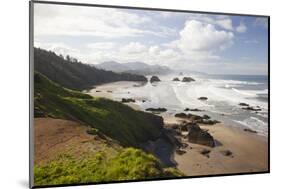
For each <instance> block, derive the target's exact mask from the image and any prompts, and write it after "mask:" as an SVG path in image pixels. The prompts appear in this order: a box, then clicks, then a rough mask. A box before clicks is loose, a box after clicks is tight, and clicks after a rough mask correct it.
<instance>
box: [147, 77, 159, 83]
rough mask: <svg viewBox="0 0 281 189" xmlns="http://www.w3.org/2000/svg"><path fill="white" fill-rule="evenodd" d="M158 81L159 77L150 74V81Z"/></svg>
mask: <svg viewBox="0 0 281 189" xmlns="http://www.w3.org/2000/svg"><path fill="white" fill-rule="evenodd" d="M159 81H161V80H160V79H159V77H157V76H152V77H151V78H150V83H153V82H159Z"/></svg>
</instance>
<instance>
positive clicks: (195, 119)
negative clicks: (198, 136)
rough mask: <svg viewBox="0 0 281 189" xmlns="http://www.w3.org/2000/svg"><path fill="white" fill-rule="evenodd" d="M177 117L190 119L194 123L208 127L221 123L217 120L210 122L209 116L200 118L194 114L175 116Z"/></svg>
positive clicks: (178, 114)
mask: <svg viewBox="0 0 281 189" xmlns="http://www.w3.org/2000/svg"><path fill="white" fill-rule="evenodd" d="M175 117H179V118H183V119H189V120H190V121H191V122H193V123H201V124H206V125H214V124H216V123H219V121H217V120H210V116H208V115H203V116H199V115H194V114H185V113H177V114H175Z"/></svg>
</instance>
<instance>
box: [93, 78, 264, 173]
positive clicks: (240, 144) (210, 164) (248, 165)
mask: <svg viewBox="0 0 281 189" xmlns="http://www.w3.org/2000/svg"><path fill="white" fill-rule="evenodd" d="M134 84H136V82H115V83H109V84H105V85H101V86H98V87H97V88H95V89H93V90H91V91H90V92H88V94H91V95H93V96H97V97H105V98H110V99H112V100H118V101H119V99H116V98H115V99H114V98H113V95H112V93H114V92H115V91H116V90H120V89H122V90H124V91H125V90H126V88H128V87H132V86H133V85H134ZM97 90H98V91H101V92H96V91H97ZM108 91H110V92H108ZM126 104H127V105H129V106H131V107H132V108H134V109H136V110H140V107H139V106H138V105H136V104H134V103H126ZM159 116H162V117H163V118H164V122H165V123H166V124H171V123H179V121H180V120H181V119H179V118H175V117H174V116H173V115H169V114H167V113H161V114H159ZM200 127H201V128H202V129H207V130H208V131H209V133H210V134H211V135H212V136H213V137H214V139H215V140H216V143H217V145H216V147H214V148H210V147H208V146H204V145H199V144H193V143H190V142H188V141H187V139H182V142H184V143H187V144H188V145H189V146H188V147H187V148H186V149H185V150H186V153H184V154H182V155H179V154H177V153H174V154H173V157H172V158H173V159H174V161H175V163H176V167H177V168H178V169H179V170H180V171H182V172H183V173H184V174H186V175H187V176H199V175H200V176H201V175H212V174H231V173H243V172H265V171H268V140H267V137H265V136H259V135H257V134H255V133H249V132H245V131H244V130H242V129H241V128H240V129H239V128H233V127H231V126H226V125H224V124H223V123H220V124H216V125H200ZM190 147H191V148H190ZM203 149H208V150H210V153H209V154H208V156H209V157H207V156H204V155H202V154H201V153H200V152H201V151H202V150H203ZM226 150H229V151H230V152H231V153H232V154H231V155H228V156H226V155H224V154H223V153H224V152H225V151H226ZM159 155H161V154H159Z"/></svg>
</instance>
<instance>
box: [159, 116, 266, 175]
mask: <svg viewBox="0 0 281 189" xmlns="http://www.w3.org/2000/svg"><path fill="white" fill-rule="evenodd" d="M179 121H181V119H177V118H172V117H164V122H165V124H166V125H167V124H179ZM199 126H200V128H201V129H203V130H207V131H208V132H209V133H210V134H211V135H212V136H213V137H214V139H215V141H216V146H215V147H213V148H212V147H208V146H205V145H200V144H195V143H191V142H188V140H187V139H183V138H182V142H184V143H186V144H188V147H187V148H186V149H185V151H186V153H184V154H177V153H174V157H173V159H174V161H175V162H176V163H177V165H176V167H177V168H178V169H179V170H180V171H182V172H183V173H184V174H186V175H187V176H200V175H215V174H233V173H251V172H267V171H268V142H267V140H268V139H267V137H266V136H260V135H257V134H256V133H250V132H247V131H244V130H242V129H240V128H233V127H229V126H226V125H224V124H223V123H218V124H215V125H202V124H199ZM204 150H208V151H210V152H209V153H208V155H207V156H206V155H203V154H202V153H201V152H202V151H204ZM225 152H230V153H231V154H230V155H225V154H224V153H225Z"/></svg>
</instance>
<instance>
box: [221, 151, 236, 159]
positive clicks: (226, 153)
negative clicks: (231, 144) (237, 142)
mask: <svg viewBox="0 0 281 189" xmlns="http://www.w3.org/2000/svg"><path fill="white" fill-rule="evenodd" d="M221 153H222V155H224V156H230V157H233V153H232V152H231V151H230V150H223V151H221Z"/></svg>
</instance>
